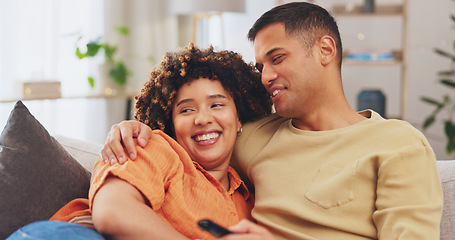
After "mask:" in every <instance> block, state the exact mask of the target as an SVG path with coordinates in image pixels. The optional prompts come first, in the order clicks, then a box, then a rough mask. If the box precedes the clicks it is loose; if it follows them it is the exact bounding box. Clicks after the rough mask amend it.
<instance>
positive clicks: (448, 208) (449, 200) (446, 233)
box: [437, 160, 455, 240]
mask: <svg viewBox="0 0 455 240" xmlns="http://www.w3.org/2000/svg"><path fill="white" fill-rule="evenodd" d="M437 166H438V171H439V177H440V178H441V185H442V191H443V194H444V209H443V212H442V219H441V237H440V239H441V240H446V239H447V240H448V239H453V236H454V235H455V233H454V229H455V161H453V160H447V161H443V160H440V161H437Z"/></svg>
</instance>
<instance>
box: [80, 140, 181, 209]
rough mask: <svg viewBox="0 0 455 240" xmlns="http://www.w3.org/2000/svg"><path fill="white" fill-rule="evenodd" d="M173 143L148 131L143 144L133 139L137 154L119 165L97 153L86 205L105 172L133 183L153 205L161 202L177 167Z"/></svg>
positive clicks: (104, 178) (155, 206)
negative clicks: (143, 145) (107, 160)
mask: <svg viewBox="0 0 455 240" xmlns="http://www.w3.org/2000/svg"><path fill="white" fill-rule="evenodd" d="M173 147H174V146H173V144H172V143H171V142H169V141H168V139H166V138H165V137H163V136H162V135H161V134H155V133H154V134H152V137H151V139H150V141H149V143H148V144H147V146H146V147H145V148H142V147H139V146H138V145H137V142H136V150H137V158H136V160H134V161H132V160H130V159H128V161H127V162H126V163H124V164H123V165H120V164H118V163H116V164H114V165H112V166H111V165H110V164H105V163H104V162H103V159H102V158H101V157H100V158H99V159H98V160H97V162H96V164H95V167H94V170H93V175H92V181H91V186H90V191H89V200H90V208H91V207H92V206H93V205H92V204H93V198H94V196H95V195H96V193H97V192H98V190H99V189H100V188H101V187H102V186H103V184H104V182H105V180H106V178H107V177H108V176H109V175H112V176H116V177H118V178H120V179H122V180H124V181H126V182H128V183H129V184H131V185H132V186H134V187H136V189H138V190H139V191H140V192H141V193H142V194H143V195H144V196H145V197H146V198H147V199H148V201H149V203H150V204H151V206H152V208H153V209H159V208H160V207H161V205H162V203H163V200H164V197H165V192H166V188H167V187H168V184H167V183H168V181H169V180H170V178H171V175H175V174H176V173H178V172H179V171H178V168H181V164H180V163H181V162H180V160H179V155H178V154H177V153H176V151H175V150H174V148H173Z"/></svg>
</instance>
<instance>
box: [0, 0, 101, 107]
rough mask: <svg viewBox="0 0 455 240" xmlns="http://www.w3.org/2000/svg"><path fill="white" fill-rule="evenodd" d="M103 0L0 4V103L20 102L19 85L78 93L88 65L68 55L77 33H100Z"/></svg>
mask: <svg viewBox="0 0 455 240" xmlns="http://www.w3.org/2000/svg"><path fill="white" fill-rule="evenodd" d="M103 13H104V11H103V0H15V1H0V85H1V86H2V87H1V88H0V99H14V98H20V96H21V95H20V91H21V90H22V88H21V82H24V81H61V82H62V94H63V95H75V94H84V93H86V92H87V91H88V90H89V85H88V84H87V82H86V80H85V79H86V78H87V76H88V73H89V71H90V70H91V68H92V67H91V66H89V65H88V64H89V63H88V62H86V61H79V60H78V59H77V58H76V56H75V54H74V52H75V44H76V40H77V36H78V34H84V36H87V38H88V39H93V38H96V37H99V36H102V35H103V26H104V23H103Z"/></svg>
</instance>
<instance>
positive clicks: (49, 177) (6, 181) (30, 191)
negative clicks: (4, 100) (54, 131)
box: [0, 101, 90, 239]
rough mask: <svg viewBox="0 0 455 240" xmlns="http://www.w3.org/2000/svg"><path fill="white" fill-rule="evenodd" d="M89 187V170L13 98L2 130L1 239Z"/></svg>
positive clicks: (52, 210) (48, 213) (0, 174)
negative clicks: (13, 104)
mask: <svg viewBox="0 0 455 240" xmlns="http://www.w3.org/2000/svg"><path fill="white" fill-rule="evenodd" d="M68 127H71V126H68ZM89 187H90V173H89V172H88V171H87V170H85V169H84V168H83V167H82V166H81V165H80V164H79V163H78V162H77V161H76V160H75V159H74V158H73V157H71V155H70V154H68V153H67V152H66V151H65V149H64V148H63V147H62V146H61V145H60V144H59V143H58V142H57V141H56V140H55V139H54V138H53V137H52V136H50V135H49V133H48V132H47V131H46V129H45V128H44V127H43V126H42V125H41V124H40V123H39V122H38V120H36V119H35V117H33V116H32V115H31V114H30V112H29V110H28V109H27V107H25V105H24V104H23V103H22V102H21V101H19V102H17V103H16V105H15V106H14V109H13V110H12V112H11V114H10V116H9V119H8V121H7V124H6V126H5V128H4V129H3V132H2V133H1V136H0V239H5V238H6V237H7V236H9V235H10V234H11V233H12V232H14V231H15V230H17V229H18V228H20V227H22V226H24V225H26V224H28V223H31V222H34V221H37V220H44V219H49V218H50V217H51V216H52V215H53V214H54V213H55V212H56V211H57V210H58V209H60V208H61V207H63V206H64V205H65V204H66V203H68V202H69V201H71V200H73V199H75V198H80V197H81V198H87V195H88V189H89Z"/></svg>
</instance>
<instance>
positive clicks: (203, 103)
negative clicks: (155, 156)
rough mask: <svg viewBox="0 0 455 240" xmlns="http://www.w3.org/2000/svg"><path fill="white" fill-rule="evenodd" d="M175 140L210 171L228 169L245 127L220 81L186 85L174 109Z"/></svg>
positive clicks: (196, 82) (195, 81) (192, 157)
mask: <svg viewBox="0 0 455 240" xmlns="http://www.w3.org/2000/svg"><path fill="white" fill-rule="evenodd" d="M172 122H173V124H174V131H175V139H176V140H177V142H178V143H179V144H180V145H181V146H182V147H183V148H184V149H185V150H186V151H187V152H188V154H189V155H190V157H191V159H193V160H194V161H196V162H198V163H199V164H200V165H201V166H202V167H203V168H204V169H206V170H216V169H217V167H222V166H224V167H225V166H227V164H229V160H230V158H231V154H232V150H233V148H234V142H235V139H236V137H237V132H238V131H239V130H240V128H241V123H240V121H239V118H238V116H237V109H236V107H235V104H234V100H233V99H232V97H231V96H230V94H229V93H228V92H226V91H225V90H224V88H223V86H222V85H221V83H220V82H219V81H217V80H210V79H206V78H199V79H197V80H193V81H192V82H191V83H189V84H184V85H183V86H182V87H181V88H180V89H179V90H178V92H177V99H176V101H175V103H174V105H173V108H172Z"/></svg>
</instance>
